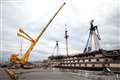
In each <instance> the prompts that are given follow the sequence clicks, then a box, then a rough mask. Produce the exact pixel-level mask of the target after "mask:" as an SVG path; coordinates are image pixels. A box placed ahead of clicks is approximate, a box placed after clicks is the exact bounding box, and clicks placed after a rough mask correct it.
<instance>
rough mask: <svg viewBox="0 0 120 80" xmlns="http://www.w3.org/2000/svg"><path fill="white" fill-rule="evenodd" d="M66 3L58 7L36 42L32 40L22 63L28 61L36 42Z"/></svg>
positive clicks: (36, 40)
mask: <svg viewBox="0 0 120 80" xmlns="http://www.w3.org/2000/svg"><path fill="white" fill-rule="evenodd" d="M64 5H65V3H63V4H62V6H61V7H60V8H59V9H58V11H57V12H56V13H55V14H54V15H53V17H52V18H51V19H50V21H49V22H48V23H47V24H46V25H45V27H44V28H43V30H42V32H40V33H39V35H38V37H37V38H36V39H35V40H34V42H32V44H31V45H30V47H29V48H28V50H27V51H26V53H25V54H24V56H23V57H22V59H21V60H20V64H25V63H26V62H27V61H28V59H29V55H30V53H31V51H32V50H33V48H34V46H35V45H36V43H37V42H38V40H39V39H40V37H41V36H42V34H43V33H44V32H45V30H46V29H47V28H48V26H49V25H50V23H51V22H52V21H53V19H54V18H55V16H56V15H57V14H58V12H59V11H60V10H61V9H62V8H63V6H64Z"/></svg>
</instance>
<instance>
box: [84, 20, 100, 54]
mask: <svg viewBox="0 0 120 80" xmlns="http://www.w3.org/2000/svg"><path fill="white" fill-rule="evenodd" d="M93 23H94V20H91V21H90V29H89V30H90V32H89V37H88V40H87V44H86V46H85V49H84V52H83V53H89V52H91V51H93V50H99V49H100V44H99V41H100V40H101V38H100V35H99V31H98V26H97V25H95V26H94V25H93Z"/></svg>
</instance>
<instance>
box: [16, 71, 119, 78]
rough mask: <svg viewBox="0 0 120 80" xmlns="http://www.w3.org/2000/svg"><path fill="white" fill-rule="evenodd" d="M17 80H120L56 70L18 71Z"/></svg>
mask: <svg viewBox="0 0 120 80" xmlns="http://www.w3.org/2000/svg"><path fill="white" fill-rule="evenodd" d="M17 75H18V80H120V78H119V79H115V76H111V75H110V76H108V75H107V76H102V75H91V76H89V75H88V74H87V75H86V74H85V75H80V73H72V72H61V71H58V70H54V71H52V70H47V69H46V70H43V69H27V70H25V69H18V70H17Z"/></svg>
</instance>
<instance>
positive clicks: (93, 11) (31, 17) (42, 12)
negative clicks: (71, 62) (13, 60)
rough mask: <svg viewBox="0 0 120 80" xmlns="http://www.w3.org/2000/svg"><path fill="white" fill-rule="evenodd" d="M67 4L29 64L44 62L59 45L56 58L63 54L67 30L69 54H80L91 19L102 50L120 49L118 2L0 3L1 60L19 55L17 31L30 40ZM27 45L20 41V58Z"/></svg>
mask: <svg viewBox="0 0 120 80" xmlns="http://www.w3.org/2000/svg"><path fill="white" fill-rule="evenodd" d="M63 2H66V5H65V6H64V7H63V8H62V10H61V11H60V12H59V14H58V15H57V16H56V17H55V19H54V20H53V21H52V23H51V24H50V25H49V27H48V29H47V30H46V31H45V33H44V34H43V35H42V37H41V38H40V40H39V42H38V43H37V45H36V46H35V48H34V49H33V51H32V52H31V54H30V60H35V61H36V60H42V59H46V58H47V57H48V56H50V55H51V54H52V52H53V48H54V46H55V44H56V43H55V42H56V40H58V41H59V54H63V55H66V53H65V39H64V31H65V28H68V34H69V54H77V53H82V52H83V50H84V48H85V45H86V41H87V38H88V33H89V22H90V20H91V19H94V21H95V24H96V25H98V28H99V32H100V35H101V41H100V45H101V48H103V49H107V50H111V49H120V8H119V7H120V5H119V4H120V0H0V5H1V6H0V12H1V13H0V14H1V16H0V21H1V23H0V24H1V26H0V44H1V46H0V56H1V57H0V58H1V60H3V58H2V57H6V58H5V59H7V60H8V58H9V56H10V54H13V53H20V38H19V37H18V36H17V31H18V29H19V28H23V29H24V31H25V32H26V33H28V34H29V35H30V36H31V37H32V38H34V39H35V38H36V37H37V35H38V33H39V32H40V31H41V30H42V29H43V27H44V26H45V25H46V24H47V22H48V21H49V19H50V18H51V17H52V16H53V14H54V13H55V12H56V11H57V10H58V8H59V7H60V6H61V5H62V4H63ZM65 24H66V25H67V26H65ZM29 45H30V42H29V41H26V40H23V54H24V52H25V51H26V49H27V48H28V47H29ZM55 55H56V53H55Z"/></svg>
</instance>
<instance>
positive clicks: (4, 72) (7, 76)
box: [0, 68, 11, 80]
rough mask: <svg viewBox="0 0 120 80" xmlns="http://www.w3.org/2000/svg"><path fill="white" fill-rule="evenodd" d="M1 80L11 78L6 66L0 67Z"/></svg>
mask: <svg viewBox="0 0 120 80" xmlns="http://www.w3.org/2000/svg"><path fill="white" fill-rule="evenodd" d="M0 80H11V79H10V76H9V75H8V73H7V72H6V71H5V70H4V68H0Z"/></svg>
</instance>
